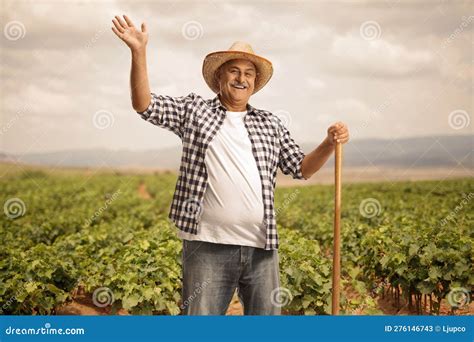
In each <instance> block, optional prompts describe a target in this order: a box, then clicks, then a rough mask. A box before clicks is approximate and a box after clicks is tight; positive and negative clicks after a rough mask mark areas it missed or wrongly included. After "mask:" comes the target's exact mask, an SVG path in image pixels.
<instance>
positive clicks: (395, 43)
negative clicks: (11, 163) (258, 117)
mask: <svg viewBox="0 0 474 342" xmlns="http://www.w3.org/2000/svg"><path fill="white" fill-rule="evenodd" d="M122 14H127V15H128V16H129V17H130V18H131V19H132V20H133V21H134V22H135V24H136V25H139V24H140V23H141V22H146V23H147V25H148V30H149V43H148V70H149V74H150V75H149V78H150V86H151V89H152V91H154V92H156V93H161V94H165V95H171V96H181V95H187V94H188V93H190V92H195V93H198V94H200V95H202V96H203V97H205V98H211V97H214V96H215V95H214V94H213V93H212V92H211V90H210V89H208V88H207V86H206V84H205V82H204V80H203V79H202V75H201V66H202V61H203V58H204V57H205V56H206V54H208V53H210V52H213V51H217V50H226V49H227V48H229V47H230V45H231V44H232V43H233V42H234V41H237V40H241V41H246V42H248V43H250V44H251V45H252V47H253V48H254V50H255V52H256V53H257V54H260V55H262V56H264V57H265V58H267V59H269V60H270V61H272V63H273V65H274V76H273V78H272V79H271V80H270V82H269V83H268V84H267V86H266V87H265V88H264V89H263V90H262V91H260V92H259V93H257V94H256V95H254V96H253V97H251V99H250V103H251V104H252V105H254V106H255V107H257V108H262V109H267V110H270V111H272V112H274V113H275V114H276V115H278V116H280V118H282V120H283V121H284V122H285V123H286V124H287V126H288V127H289V129H290V132H291V133H292V135H293V137H294V138H295V140H296V141H297V142H301V143H303V142H310V143H314V146H315V147H316V146H317V145H318V144H319V143H320V142H321V141H322V140H323V139H324V137H325V134H326V129H327V127H328V126H329V125H330V124H331V123H333V122H335V121H338V120H341V121H343V122H345V123H347V124H348V126H349V130H350V132H351V135H352V139H358V138H375V137H376V138H389V139H395V138H401V137H413V136H427V135H438V134H443V135H456V134H472V133H473V123H472V122H471V119H472V113H473V98H472V91H473V83H472V82H473V75H474V72H473V61H474V60H473V51H474V50H473V45H472V44H473V27H474V16H473V15H474V10H473V6H472V2H471V1H459V0H452V1H438V2H437V1H435V0H433V1H428V0H425V1H414V0H409V1H404V0H394V1H389V0H381V1H339V2H338V1H302V2H295V1H286V2H275V1H271V2H264V1H261V2H259V1H255V0H254V1H251V2H250V1H248V2H246V1H238V2H230V1H215V0H205V1H193V2H187V1H173V2H163V1H57V0H54V1H53V0H49V1H41V0H39V1H38V0H36V1H21V0H17V1H5V0H1V10H0V19H1V26H2V36H1V38H0V39H1V50H0V51H1V52H0V54H1V55H0V58H1V73H0V75H1V84H0V96H1V102H0V103H1V108H0V152H7V153H15V154H24V153H31V152H46V151H56V150H64V149H89V148H108V149H129V150H143V149H151V148H153V149H154V148H161V147H169V146H176V145H179V144H180V141H179V138H178V137H177V136H175V135H173V133H171V132H169V131H166V130H164V129H161V128H159V127H157V126H153V125H152V124H150V123H147V122H145V121H144V120H142V119H140V118H139V116H138V114H136V113H135V111H134V110H133V108H132V107H131V103H130V93H129V76H130V74H129V73H130V52H129V50H128V48H127V46H126V45H125V44H124V43H123V42H122V41H121V40H119V39H118V38H117V37H116V36H115V34H114V33H113V32H112V30H111V27H112V21H111V20H112V18H113V16H114V15H122ZM308 152H309V151H308Z"/></svg>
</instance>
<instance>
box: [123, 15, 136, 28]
mask: <svg viewBox="0 0 474 342" xmlns="http://www.w3.org/2000/svg"><path fill="white" fill-rule="evenodd" d="M123 17H124V18H125V21H126V22H127V25H128V26H130V27H135V26H134V25H133V22H132V21H131V20H130V18H129V17H127V16H126V15H125V14H124V15H123Z"/></svg>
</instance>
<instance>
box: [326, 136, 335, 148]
mask: <svg viewBox="0 0 474 342" xmlns="http://www.w3.org/2000/svg"><path fill="white" fill-rule="evenodd" d="M323 144H324V145H325V146H327V147H329V148H332V149H334V148H336V141H335V140H333V139H330V138H329V136H327V137H326V139H324V141H323Z"/></svg>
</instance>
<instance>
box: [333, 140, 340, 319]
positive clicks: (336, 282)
mask: <svg viewBox="0 0 474 342" xmlns="http://www.w3.org/2000/svg"><path fill="white" fill-rule="evenodd" d="M335 158H336V162H335V198H334V251H333V261H332V314H333V315H338V314H339V291H340V278H341V176H342V170H341V166H342V144H341V143H336V156H335Z"/></svg>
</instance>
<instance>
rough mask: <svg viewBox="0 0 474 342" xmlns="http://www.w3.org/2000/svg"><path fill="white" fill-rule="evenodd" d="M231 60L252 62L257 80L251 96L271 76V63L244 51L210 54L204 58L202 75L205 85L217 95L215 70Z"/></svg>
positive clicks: (217, 84)
mask: <svg viewBox="0 0 474 342" xmlns="http://www.w3.org/2000/svg"><path fill="white" fill-rule="evenodd" d="M232 59H246V60H249V61H250V62H252V63H253V64H254V65H255V67H256V68H257V73H258V75H257V78H256V79H255V87H254V90H253V93H252V95H253V94H255V93H256V92H257V91H259V90H260V89H262V88H263V87H264V86H265V85H266V84H267V83H268V81H269V80H270V78H271V77H272V75H273V66H272V63H271V62H270V61H269V60H268V59H265V58H263V57H260V56H257V55H254V54H251V53H247V52H244V51H217V52H212V53H210V54H208V55H207V56H206V58H204V62H203V64H202V75H203V77H204V80H205V81H206V83H207V85H208V86H209V88H211V90H212V91H213V92H214V93H216V94H218V93H219V90H220V89H219V83H218V82H217V80H216V79H215V77H214V75H215V73H216V71H217V69H218V68H219V67H220V66H221V65H222V64H224V63H225V62H227V61H230V60H232Z"/></svg>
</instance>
